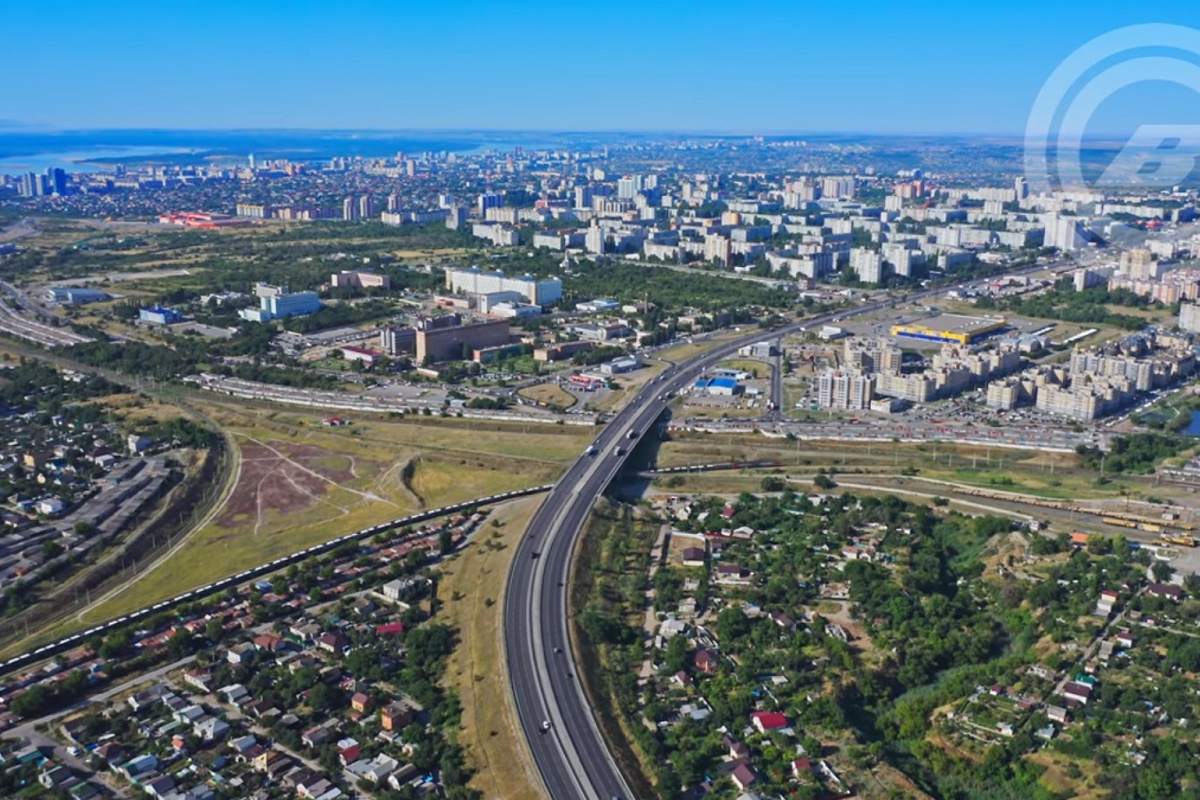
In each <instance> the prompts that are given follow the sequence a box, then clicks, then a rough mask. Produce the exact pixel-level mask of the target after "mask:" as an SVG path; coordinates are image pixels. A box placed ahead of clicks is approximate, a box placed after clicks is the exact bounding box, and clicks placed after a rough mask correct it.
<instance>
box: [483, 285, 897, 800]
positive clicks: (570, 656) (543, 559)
mask: <svg viewBox="0 0 1200 800" xmlns="http://www.w3.org/2000/svg"><path fill="white" fill-rule="evenodd" d="M884 305H886V304H884V303H873V304H869V305H866V306H863V307H862V308H859V309H856V310H855V311H853V312H846V311H843V312H837V313H836V314H826V315H823V316H821V317H816V318H810V319H806V320H805V321H804V325H805V326H807V325H814V324H816V325H822V324H825V323H828V322H829V321H831V320H832V319H833V318H834V317H835V316H838V317H844V316H847V315H849V314H865V313H870V312H872V311H876V310H878V309H880V308H882V307H884ZM800 327H801V326H800V324H799V323H793V324H791V325H788V326H785V327H782V328H777V329H776V330H775V331H773V332H771V333H769V334H768V333H765V332H764V331H755V332H752V333H749V334H747V335H746V336H743V337H740V338H738V339H736V340H731V341H728V342H724V343H722V344H720V345H717V346H716V347H714V348H712V349H711V350H709V351H708V352H706V353H704V354H702V355H700V356H697V357H696V358H693V359H691V360H689V361H688V362H686V363H685V364H682V365H679V366H674V367H670V368H668V369H667V370H666V371H665V372H663V373H662V374H661V375H660V376H659V377H657V378H655V379H654V380H652V381H651V382H650V383H648V384H647V385H646V386H645V387H643V389H642V390H641V392H640V393H639V394H638V395H637V396H636V397H635V398H634V400H633V401H632V402H631V403H630V404H629V405H628V406H627V407H626V408H625V409H624V410H623V411H621V412H620V413H619V414H617V415H616V416H615V417H614V418H613V419H612V421H611V422H609V424H608V425H607V426H606V427H605V428H604V430H603V431H602V432H601V434H600V435H599V436H598V437H597V438H596V439H595V441H594V442H593V444H592V446H591V448H589V452H587V453H585V454H584V455H583V456H581V457H580V458H579V460H578V461H576V462H575V463H574V464H573V465H572V466H571V468H570V469H569V470H567V472H566V474H565V475H563V477H562V478H561V479H560V480H559V481H558V483H557V484H555V486H554V488H553V489H552V490H551V491H550V494H549V495H547V497H546V500H545V502H544V503H542V505H541V507H539V509H538V511H537V513H536V514H535V515H534V518H533V519H532V520H531V521H530V524H529V528H528V531H527V533H526V535H525V538H524V539H523V540H522V542H521V545H520V547H519V548H518V550H517V553H516V556H515V557H514V559H513V564H512V568H511V570H510V573H509V578H508V591H507V593H506V595H505V601H504V638H505V650H506V654H507V662H508V669H509V682H510V687H511V689H512V694H513V701H514V703H515V705H516V710H517V716H518V718H519V722H520V725H521V728H522V731H523V732H524V734H525V737H526V739H527V741H528V742H529V746H530V750H531V751H532V754H533V758H534V762H535V764H536V766H537V769H538V772H539V774H540V775H541V778H542V781H543V783H544V784H545V788H546V790H547V793H548V794H549V796H550V797H552V798H554V800H559V799H560V798H586V799H587V800H610V798H613V797H619V798H622V800H627V799H628V798H632V797H633V793H632V792H631V791H630V789H629V787H628V785H627V784H626V782H625V779H624V777H623V776H622V775H621V772H620V770H619V769H618V768H617V766H616V763H615V762H614V761H613V759H612V756H611V754H610V753H609V751H608V748H607V746H606V745H605V742H604V739H603V737H602V736H601V734H600V731H599V728H598V727H597V725H596V721H595V717H594V716H593V714H592V712H591V709H590V707H589V706H588V703H587V699H586V697H585V695H584V692H583V688H582V686H581V685H580V683H579V680H578V678H577V677H576V674H577V668H576V657H575V654H574V653H573V652H572V650H571V645H570V638H569V636H568V632H567V581H568V578H569V573H570V569H571V561H572V554H573V552H574V549H575V544H576V541H577V540H578V537H579V534H580V532H581V531H582V529H583V525H584V522H585V521H586V519H587V516H588V514H589V512H590V511H591V509H592V506H593V504H594V503H595V501H596V499H597V498H598V497H599V496H600V495H601V494H603V493H604V491H605V489H606V488H607V487H608V485H609V483H610V482H611V481H612V479H613V478H614V477H615V476H616V474H617V473H618V472H619V471H620V469H621V467H622V466H623V464H624V463H625V459H626V457H627V456H628V454H629V451H630V449H631V448H632V447H633V446H635V445H636V444H637V442H638V441H639V440H640V438H641V436H642V435H643V434H644V433H645V432H646V431H647V430H648V429H649V428H652V427H654V425H655V424H656V423H657V421H658V418H659V416H661V414H662V413H663V411H664V410H665V409H666V406H667V403H668V401H669V399H670V396H673V395H675V394H676V393H678V392H679V391H680V390H681V389H683V388H685V387H687V386H689V385H690V384H691V383H692V382H693V381H695V379H696V378H697V377H698V376H699V374H700V373H701V372H702V371H703V370H705V369H707V368H709V367H712V366H713V365H715V364H716V363H717V362H719V361H721V360H723V359H726V358H728V357H729V356H731V355H733V354H735V353H736V352H737V349H738V348H739V347H741V346H743V345H745V344H747V343H750V342H755V341H761V340H762V339H763V338H764V336H770V337H779V336H784V335H787V334H790V333H793V332H796V331H798V330H799V329H800ZM547 723H549V725H548V727H547Z"/></svg>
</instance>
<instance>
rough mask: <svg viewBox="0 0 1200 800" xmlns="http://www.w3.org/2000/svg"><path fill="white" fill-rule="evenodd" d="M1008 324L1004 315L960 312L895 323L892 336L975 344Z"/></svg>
mask: <svg viewBox="0 0 1200 800" xmlns="http://www.w3.org/2000/svg"><path fill="white" fill-rule="evenodd" d="M1007 325H1008V320H1007V319H1005V318H1004V317H967V316H962V315H959V314H941V315H939V316H937V317H934V318H933V319H930V320H927V321H926V322H925V323H919V322H909V323H906V324H902V325H893V326H892V328H891V334H892V336H899V337H902V338H907V339H922V340H924V341H927V342H943V343H946V344H974V343H975V342H977V341H979V340H980V339H983V338H984V337H986V336H990V335H991V334H993V333H995V332H996V331H999V330H1002V329H1003V328H1004V327H1005V326H1007Z"/></svg>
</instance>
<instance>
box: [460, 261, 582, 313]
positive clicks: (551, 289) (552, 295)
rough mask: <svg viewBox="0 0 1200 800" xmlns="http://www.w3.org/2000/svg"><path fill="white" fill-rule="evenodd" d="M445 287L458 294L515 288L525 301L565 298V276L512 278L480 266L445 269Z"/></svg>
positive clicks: (540, 303) (550, 301)
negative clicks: (563, 279) (563, 287)
mask: <svg viewBox="0 0 1200 800" xmlns="http://www.w3.org/2000/svg"><path fill="white" fill-rule="evenodd" d="M446 288H448V289H449V290H450V291H452V292H455V293H456V294H470V295H483V294H488V295H490V294H496V293H498V292H513V293H515V294H517V295H519V296H520V298H521V299H522V300H523V301H524V302H526V303H531V304H533V305H538V306H549V305H553V304H554V303H557V302H558V301H559V299H560V298H562V280H561V279H559V278H535V277H533V276H532V275H522V276H520V277H517V278H509V277H507V276H506V275H505V274H504V273H503V272H499V271H496V272H484V271H482V270H480V269H478V268H477V267H471V268H470V269H448V270H446Z"/></svg>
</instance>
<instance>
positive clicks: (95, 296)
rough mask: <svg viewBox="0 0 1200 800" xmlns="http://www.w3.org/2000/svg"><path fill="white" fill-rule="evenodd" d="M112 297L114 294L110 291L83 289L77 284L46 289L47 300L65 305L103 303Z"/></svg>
mask: <svg viewBox="0 0 1200 800" xmlns="http://www.w3.org/2000/svg"><path fill="white" fill-rule="evenodd" d="M111 299H112V296H111V295H109V293H108V292H102V291H100V290H99V289H82V288H79V287H76V286H64V287H61V288H58V289H48V290H47V291H46V300H47V302H50V303H58V304H59V305H63V306H78V305H83V304H84V303H103V302H104V301H105V300H111Z"/></svg>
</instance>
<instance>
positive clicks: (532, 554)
mask: <svg viewBox="0 0 1200 800" xmlns="http://www.w3.org/2000/svg"><path fill="white" fill-rule="evenodd" d="M540 555H541V553H539V552H538V551H537V550H534V551H533V552H532V553H530V554H529V557H530V558H537V557H538V556H540Z"/></svg>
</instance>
